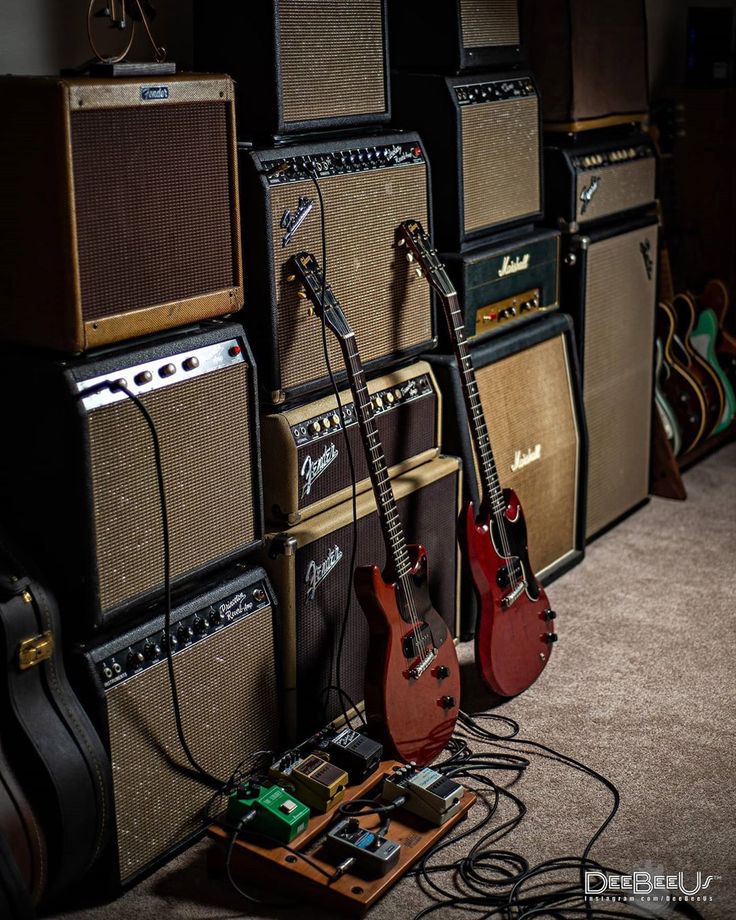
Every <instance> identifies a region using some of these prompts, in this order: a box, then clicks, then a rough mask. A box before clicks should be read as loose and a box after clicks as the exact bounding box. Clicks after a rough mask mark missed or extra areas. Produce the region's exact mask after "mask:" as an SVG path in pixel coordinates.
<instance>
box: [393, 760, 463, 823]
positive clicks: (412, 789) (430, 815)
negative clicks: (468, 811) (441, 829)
mask: <svg viewBox="0 0 736 920" xmlns="http://www.w3.org/2000/svg"><path fill="white" fill-rule="evenodd" d="M464 795H465V788H464V787H463V786H461V785H459V784H458V783H456V782H455V781H454V780H453V779H450V778H449V777H447V776H443V775H442V774H441V773H438V772H437V771H436V770H432V769H430V768H429V767H424V768H423V769H418V768H417V767H416V766H414V764H408V765H407V766H404V767H395V768H394V772H393V773H390V774H389V775H388V776H387V777H386V779H385V780H384V783H383V789H382V790H381V796H382V797H383V799H384V800H385V801H387V802H393V801H394V800H395V799H397V798H399V796H406V797H407V799H406V802H405V803H404V805H403V806H402V807H403V808H405V809H406V810H407V811H410V812H412V813H413V814H415V815H419V817H420V818H425V819H426V820H427V821H430V822H431V823H432V824H436V825H437V826H439V825H442V824H444V823H445V821H447V820H448V819H449V818H451V817H452V816H453V815H455V814H457V812H458V811H459V810H460V805H461V804H462V800H463V796H464Z"/></svg>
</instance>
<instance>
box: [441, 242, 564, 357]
mask: <svg viewBox="0 0 736 920" xmlns="http://www.w3.org/2000/svg"><path fill="white" fill-rule="evenodd" d="M442 260H443V261H444V263H445V265H446V266H447V271H448V274H449V275H450V278H451V279H452V282H453V284H454V285H455V287H456V288H457V292H458V295H459V298H460V304H461V308H462V309H463V310H464V313H465V337H466V338H467V339H469V340H471V341H472V340H473V339H481V338H485V337H486V336H488V335H493V334H494V333H497V332H500V331H502V330H505V329H507V328H508V327H509V326H510V325H512V324H513V325H517V324H519V323H524V322H526V321H528V320H530V319H533V318H534V317H536V316H539V315H540V314H544V313H547V312H549V311H550V310H555V309H556V308H557V307H558V305H559V261H560V234H559V233H558V232H557V231H556V230H532V231H527V232H525V233H522V234H519V233H516V234H514V235H513V236H512V237H510V238H506V239H503V240H496V241H495V242H493V243H491V244H485V245H482V246H478V247H475V248H473V249H468V250H467V251H466V252H464V253H443V254H442ZM443 328H444V327H443V326H441V327H440V329H441V330H442V329H443ZM446 337H447V336H446V333H444V338H445V339H446ZM442 339H443V332H442V331H440V340H442Z"/></svg>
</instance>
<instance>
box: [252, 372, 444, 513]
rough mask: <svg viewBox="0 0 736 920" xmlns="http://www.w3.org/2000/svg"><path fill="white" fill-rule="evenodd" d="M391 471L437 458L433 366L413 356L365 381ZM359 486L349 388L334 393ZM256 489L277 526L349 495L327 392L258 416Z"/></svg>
mask: <svg viewBox="0 0 736 920" xmlns="http://www.w3.org/2000/svg"><path fill="white" fill-rule="evenodd" d="M368 391H369V393H370V394H371V400H372V403H373V411H374V412H375V414H376V420H377V424H378V432H379V434H380V436H381V443H382V444H383V449H384V452H385V454H386V462H387V464H388V466H389V473H390V475H391V476H396V475H398V474H399V473H403V472H406V471H407V470H409V469H411V468H412V467H414V466H419V465H420V464H421V463H424V462H426V461H427V460H431V459H432V458H433V457H436V456H437V454H438V453H439V450H440V399H439V393H438V391H437V384H436V382H435V379H434V376H433V374H432V371H431V370H430V368H429V365H428V364H425V363H424V362H422V361H420V362H417V363H416V364H412V365H410V366H409V367H404V368H402V369H401V370H397V371H393V372H391V373H388V374H385V375H384V376H382V377H375V378H373V379H372V380H370V381H369V382H368ZM340 402H341V404H342V408H343V412H344V415H345V421H346V425H347V433H348V438H349V439H350V445H351V450H352V455H353V463H354V465H355V472H356V476H357V480H358V483H357V488H358V492H365V491H366V490H367V489H370V487H371V484H370V480H369V478H368V467H367V465H366V461H365V451H364V450H363V444H362V442H361V438H360V431H359V429H358V419H357V416H356V414H355V411H354V406H353V401H352V397H351V395H350V391H349V390H344V391H343V392H342V393H341V394H340ZM261 430H262V432H263V477H264V478H263V493H264V499H265V501H264V503H265V506H266V512H267V514H268V515H269V516H270V518H271V520H273V521H274V522H275V523H276V524H277V526H284V524H288V525H293V524H297V523H299V521H300V520H302V519H306V518H310V517H312V516H313V515H315V514H318V513H319V512H320V511H325V510H326V509H327V508H331V507H332V506H333V505H337V504H339V503H340V502H342V501H345V500H346V499H347V498H350V496H351V495H352V477H351V473H350V464H349V460H348V456H347V450H346V447H345V436H344V431H343V423H342V421H341V417H340V414H339V410H338V408H337V400H336V399H335V397H334V395H330V396H325V397H324V398H323V399H320V400H317V401H316V402H311V403H308V404H307V405H303V406H299V407H298V408H296V409H286V410H285V411H284V412H279V413H273V414H272V415H264V416H262V418H261Z"/></svg>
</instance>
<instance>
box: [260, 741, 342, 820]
mask: <svg viewBox="0 0 736 920" xmlns="http://www.w3.org/2000/svg"><path fill="white" fill-rule="evenodd" d="M268 772H269V776H270V777H271V779H272V780H274V781H275V782H277V783H291V784H292V785H293V786H294V790H295V792H296V794H297V795H298V796H299V799H300V800H301V801H302V802H304V804H305V805H307V806H308V807H309V808H310V809H311V810H312V811H317V812H320V813H321V814H324V813H325V812H328V811H329V810H330V809H331V808H334V807H335V805H337V804H338V802H340V801H341V800H342V799H343V797H344V795H345V789H346V787H347V785H348V775H347V773H346V772H345V771H344V770H342V769H340V767H336V766H335V765H334V764H332V763H330V761H329V760H327V759H326V758H325V757H324V756H320V755H319V754H309V755H307V756H306V757H304V758H302V757H300V756H299V754H296V753H293V752H292V753H290V754H286V755H285V756H284V757H282V758H281V760H278V761H277V762H276V763H275V764H274V765H273V766H272V767H271V768H270V770H269V771H268Z"/></svg>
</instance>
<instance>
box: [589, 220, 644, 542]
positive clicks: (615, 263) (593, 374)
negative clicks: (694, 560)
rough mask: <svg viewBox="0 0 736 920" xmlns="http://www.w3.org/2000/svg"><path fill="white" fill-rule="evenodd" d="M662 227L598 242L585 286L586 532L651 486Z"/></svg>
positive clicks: (635, 501)
mask: <svg viewBox="0 0 736 920" xmlns="http://www.w3.org/2000/svg"><path fill="white" fill-rule="evenodd" d="M646 241H649V243H650V245H651V250H650V252H651V256H652V259H653V260H654V262H655V263H656V254H657V228H656V227H654V226H651V227H645V228H644V229H641V230H633V231H631V232H630V233H624V234H621V235H619V236H613V237H610V238H609V239H607V240H601V241H600V242H597V243H593V244H592V245H591V246H590V248H589V250H588V276H587V278H586V286H585V355H584V360H583V395H584V399H585V412H586V417H587V420H588V438H589V459H588V515H587V526H586V535H587V536H588V537H590V536H592V535H593V534H595V533H597V532H598V531H599V530H601V528H603V527H605V526H606V525H607V524H610V523H611V522H612V521H614V520H615V519H616V518H617V517H619V516H620V515H622V514H623V513H625V512H626V511H628V510H629V509H630V508H632V507H634V505H636V504H638V503H639V502H641V501H643V499H644V498H646V496H647V494H648V493H649V444H650V426H651V403H652V399H651V391H652V360H653V358H652V355H653V349H654V332H653V329H654V304H655V290H656V279H655V278H654V277H652V279H651V280H650V279H649V278H647V273H646V270H645V265H644V259H643V258H642V253H641V250H640V246H641V245H642V244H646Z"/></svg>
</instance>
